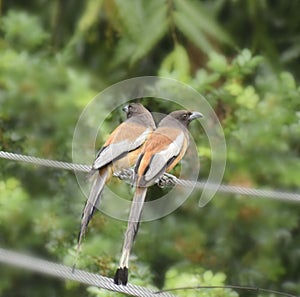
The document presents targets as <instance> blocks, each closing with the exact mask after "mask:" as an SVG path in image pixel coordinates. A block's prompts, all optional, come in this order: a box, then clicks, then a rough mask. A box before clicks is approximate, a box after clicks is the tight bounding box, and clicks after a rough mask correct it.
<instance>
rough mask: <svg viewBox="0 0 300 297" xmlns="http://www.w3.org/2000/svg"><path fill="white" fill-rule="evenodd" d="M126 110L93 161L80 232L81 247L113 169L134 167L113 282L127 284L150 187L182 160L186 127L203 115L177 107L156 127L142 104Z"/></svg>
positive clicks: (187, 135) (186, 137) (185, 146)
mask: <svg viewBox="0 0 300 297" xmlns="http://www.w3.org/2000/svg"><path fill="white" fill-rule="evenodd" d="M123 110H124V111H125V112H126V114H127V120H126V121H125V122H123V123H122V124H120V125H119V126H118V127H117V128H116V129H115V130H114V131H113V132H112V133H111V135H110V137H109V138H108V139H107V141H106V142H105V144H104V146H103V147H102V148H101V149H100V151H99V152H98V154H97V156H96V159H95V161H94V163H93V166H92V170H93V171H94V172H95V173H96V174H95V179H94V182H93V184H92V188H91V191H90V194H89V197H88V200H87V202H86V204H85V207H84V210H83V214H82V220H81V228H80V232H79V235H78V249H79V247H80V243H81V241H82V237H83V235H84V233H85V231H86V228H87V226H88V224H89V221H90V220H91V218H92V216H93V214H94V211H95V209H96V208H97V207H98V205H99V202H100V199H101V193H102V191H103V188H104V185H105V183H106V182H108V181H109V179H110V177H111V175H112V173H113V172H115V171H118V170H122V169H124V168H125V169H126V168H129V167H132V166H135V167H134V172H135V177H134V185H135V187H136V189H135V193H134V196H133V201H132V206H131V210H130V214H129V219H128V226H127V230H126V233H125V239H124V244H123V248H122V255H121V259H120V265H119V268H118V269H117V271H116V273H115V276H114V282H115V284H118V285H120V284H122V285H126V284H127V280H128V263H129V256H130V251H131V249H132V246H133V242H134V239H135V237H136V235H137V232H138V227H139V221H140V217H141V214H142V209H143V204H144V200H145V197H146V192H147V187H149V186H150V185H152V184H153V183H154V182H155V181H156V180H157V179H158V178H159V177H161V176H162V175H163V174H164V173H165V172H168V171H170V170H171V169H172V168H173V167H174V166H175V165H176V164H177V163H178V162H179V161H180V160H181V159H182V157H183V156H184V154H185V152H186V149H187V147H188V144H189V134H188V131H187V127H188V125H189V123H190V122H191V121H192V120H194V119H196V118H200V117H202V114H201V113H199V112H190V111H186V110H178V111H174V112H172V113H170V114H169V115H167V116H166V117H165V118H163V119H162V120H161V122H160V123H159V125H158V127H157V128H156V126H155V122H154V120H153V118H152V115H151V113H150V112H149V111H148V110H147V109H146V108H145V107H144V106H143V105H141V104H138V103H131V104H129V105H127V106H126V107H124V108H123Z"/></svg>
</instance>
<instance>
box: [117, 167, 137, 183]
mask: <svg viewBox="0 0 300 297" xmlns="http://www.w3.org/2000/svg"><path fill="white" fill-rule="evenodd" d="M134 175H135V174H134V169H133V168H123V169H121V170H119V171H115V172H114V173H113V176H115V177H117V178H119V179H120V180H128V181H130V183H131V184H132V183H133V181H134Z"/></svg>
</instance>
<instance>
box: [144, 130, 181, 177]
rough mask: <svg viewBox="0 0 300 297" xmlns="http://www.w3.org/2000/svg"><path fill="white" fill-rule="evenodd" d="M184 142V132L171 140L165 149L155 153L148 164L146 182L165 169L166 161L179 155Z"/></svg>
mask: <svg viewBox="0 0 300 297" xmlns="http://www.w3.org/2000/svg"><path fill="white" fill-rule="evenodd" d="M183 143H184V133H183V132H182V133H180V134H179V135H178V136H177V138H176V139H175V141H173V142H172V143H171V144H170V145H169V146H168V147H167V148H166V149H165V150H163V151H161V152H159V153H157V154H155V155H154V156H153V157H152V159H151V162H150V164H149V169H148V170H147V172H146V174H145V176H144V179H145V181H146V182H149V181H151V180H152V179H156V178H157V177H158V176H157V175H159V174H160V173H161V172H162V171H164V170H165V169H166V166H167V162H168V161H169V160H170V159H172V158H173V157H176V156H178V155H179V153H180V151H181V148H182V146H183Z"/></svg>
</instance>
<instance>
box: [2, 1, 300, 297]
mask: <svg viewBox="0 0 300 297" xmlns="http://www.w3.org/2000/svg"><path fill="white" fill-rule="evenodd" d="M0 9H1V11H0V13H1V20H0V149H1V150H4V151H9V152H15V153H23V154H28V155H32V156H38V157H44V158H49V159H54V160H63V161H72V153H71V148H72V137H73V131H74V127H75V125H76V122H77V120H78V117H79V115H80V113H81V111H82V110H83V108H84V107H85V106H86V104H87V103H88V102H89V101H90V100H91V99H92V98H93V97H94V96H95V95H96V94H97V93H98V92H100V91H102V90H103V89H105V87H108V86H110V85H112V84H113V83H116V82H119V81H121V80H124V79H126V78H131V77H137V76H143V75H158V76H164V77H169V78H174V79H177V80H179V81H181V82H184V83H186V84H188V85H190V86H192V87H193V88H195V89H196V90H197V91H198V92H200V93H201V94H202V95H204V96H205V98H206V99H207V100H208V102H209V103H210V104H211V106H212V107H213V108H214V110H215V112H216V114H217V116H218V118H219V120H220V122H221V124H222V126H223V129H224V133H225V137H226V142H227V150H228V151H227V165H226V170H225V175H224V183H225V184H233V185H240V186H246V187H254V188H266V189H282V190H286V191H291V192H297V191H298V192H299V186H300V161H299V155H300V87H299V78H300V67H299V57H300V36H299V32H300V23H299V11H300V2H298V1H293V0H291V1H271V0H269V1H267V0H262V1H251V0H247V1H242V0H215V1H208V0H207V1H196V0H186V1H184V0H168V1H167V0H166V1H163V0H152V1H146V0H131V1H122V0H113V1H110V0H88V1H79V0H72V1H71V0H66V1H63V0H53V1H43V0H32V1H21V0H19V1H17V0H10V1H8V0H7V1H3V0H2V1H0ZM117 102H118V99H117V98H116V99H115V102H112V106H113V104H117ZM143 102H144V103H145V104H147V102H148V101H146V100H145V101H143ZM151 102H152V101H151ZM153 102H154V103H153ZM153 102H152V104H149V105H148V108H149V109H150V110H155V111H160V112H166V113H168V112H170V111H172V110H173V108H174V107H173V106H171V105H170V104H168V103H166V102H164V101H162V100H156V101H153ZM106 112H107V111H105V110H101V111H100V110H99V118H101V117H103V115H105V114H106ZM123 119H124V115H123V114H122V112H121V111H120V110H116V111H115V112H114V113H113V115H111V116H109V117H107V118H106V119H105V124H104V126H103V131H102V133H101V135H100V137H99V146H101V144H103V142H104V140H105V138H106V137H107V135H109V133H110V131H112V130H113V129H114V128H115V127H116V126H117V125H118V124H119V123H120V122H121V121H122V120H123ZM199 128H200V125H197V124H195V125H192V127H191V132H192V134H193V135H194V136H195V138H196V139H197V146H198V149H199V157H200V160H201V177H205V176H207V174H208V173H209V166H210V157H211V156H210V149H209V146H208V144H207V142H206V141H205V135H203V134H201V135H199ZM111 188H113V189H115V190H116V191H127V194H128V195H132V192H130V191H131V190H130V189H128V187H126V186H125V185H122V184H121V183H120V182H114V183H112V185H111ZM120 189H121V190H120ZM161 191H162V190H160V189H157V188H155V187H154V188H153V189H151V192H150V195H149V199H154V198H155V197H157V195H158V194H161ZM198 198H199V197H197V195H192V197H190V198H189V199H188V200H187V202H186V203H185V204H184V205H183V206H182V207H181V208H179V209H178V210H176V211H175V212H174V213H172V214H171V215H169V216H167V217H165V218H162V219H160V220H157V221H154V222H148V223H143V224H142V226H141V229H140V232H139V235H138V237H137V241H136V244H135V247H134V251H133V257H132V259H131V274H130V282H132V283H135V284H139V285H143V286H146V287H156V288H162V289H163V288H174V287H180V286H192V285H224V284H236V285H247V286H255V287H263V288H267V289H273V290H281V291H285V292H289V293H292V294H300V264H299V263H300V248H299V246H300V235H299V232H300V221H299V205H298V204H294V203H288V202H278V201H274V200H267V199H263V198H251V197H240V196H236V195H224V194H221V193H218V194H217V195H216V196H215V197H214V199H213V200H212V202H210V203H209V204H208V205H207V206H205V207H204V208H198V207H197V204H198ZM84 199H85V197H84V196H83V194H82V192H81V191H80V189H79V187H78V185H77V182H76V178H75V177H74V174H73V173H72V172H67V171H63V170H55V169H49V168H45V167H35V166H29V165H26V164H23V163H18V162H13V161H7V160H0V246H1V247H4V248H9V249H13V250H18V251H21V252H24V251H26V252H29V253H31V254H33V255H35V256H39V257H42V258H45V259H49V260H53V261H56V262H60V263H65V264H68V265H71V264H72V263H73V259H74V254H75V248H76V239H77V233H78V228H79V223H80V215H81V210H82V207H83V204H84ZM125 227H126V224H125V223H124V222H121V221H118V220H115V219H112V218H110V217H107V216H105V215H103V214H102V213H100V212H97V213H96V215H95V216H94V219H93V221H92V223H91V224H90V228H89V230H88V233H87V234H86V237H85V240H84V243H83V246H82V252H81V254H80V258H79V263H78V266H79V267H80V268H82V269H85V270H88V271H92V272H96V273H100V274H103V275H107V276H112V275H113V273H114V271H115V269H116V266H117V264H118V258H119V256H120V250H121V246H122V241H123V232H124V230H125ZM176 294H178V295H179V296H248V295H249V296H250V295H251V296H257V295H260V296H274V295H271V294H268V293H259V294H258V293H256V292H254V293H250V292H242V291H238V290H235V291H233V290H225V291H224V290H199V291H195V290H189V291H178V292H176ZM246 294H248V295H246ZM0 295H1V296H7V297H10V296H14V297H15V296H31V297H32V296H66V297H67V296H74V295H76V296H87V295H90V296H116V295H117V294H116V293H109V292H106V291H103V290H99V289H97V288H93V287H90V288H87V287H85V286H83V285H79V284H77V283H73V282H64V281H62V280H55V279H53V278H48V277H45V276H41V275H37V274H34V273H31V272H28V271H21V270H18V269H13V268H8V267H6V266H2V264H1V269H0Z"/></svg>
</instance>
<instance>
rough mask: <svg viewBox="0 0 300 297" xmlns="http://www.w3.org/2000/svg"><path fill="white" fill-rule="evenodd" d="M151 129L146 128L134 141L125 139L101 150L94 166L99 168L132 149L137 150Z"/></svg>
mask: <svg viewBox="0 0 300 297" xmlns="http://www.w3.org/2000/svg"><path fill="white" fill-rule="evenodd" d="M151 131H152V129H151V128H148V129H146V130H145V131H144V132H143V133H142V134H140V135H139V137H138V138H136V139H135V140H134V141H133V142H132V141H129V140H128V139H125V140H123V141H120V142H117V143H111V144H110V145H108V146H107V147H106V148H105V149H103V150H102V151H100V153H99V154H98V156H97V158H96V159H95V161H94V164H93V168H94V169H99V168H101V167H103V166H105V165H107V164H109V163H111V162H113V161H115V160H116V159H118V158H119V157H120V156H122V155H124V154H127V153H128V152H130V151H132V150H135V149H136V148H138V147H139V146H141V145H142V144H143V143H144V142H145V141H146V138H147V136H148V135H149V133H150V132H151Z"/></svg>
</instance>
